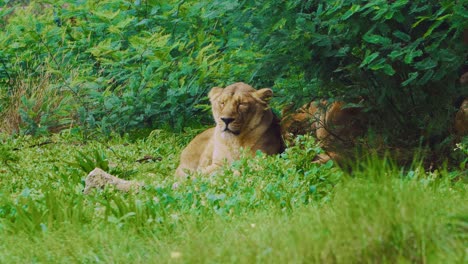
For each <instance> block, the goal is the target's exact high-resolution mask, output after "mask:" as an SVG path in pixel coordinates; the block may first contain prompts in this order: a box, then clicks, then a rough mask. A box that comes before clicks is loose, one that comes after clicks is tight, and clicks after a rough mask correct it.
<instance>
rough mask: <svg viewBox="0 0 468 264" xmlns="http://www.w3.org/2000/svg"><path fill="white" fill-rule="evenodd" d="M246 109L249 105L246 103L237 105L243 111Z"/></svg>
mask: <svg viewBox="0 0 468 264" xmlns="http://www.w3.org/2000/svg"><path fill="white" fill-rule="evenodd" d="M248 107H249V104H247V103H239V108H242V109H245V108H248Z"/></svg>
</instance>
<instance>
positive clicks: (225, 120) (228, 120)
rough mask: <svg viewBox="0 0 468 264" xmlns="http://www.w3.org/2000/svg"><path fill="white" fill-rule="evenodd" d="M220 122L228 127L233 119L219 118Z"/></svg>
mask: <svg viewBox="0 0 468 264" xmlns="http://www.w3.org/2000/svg"><path fill="white" fill-rule="evenodd" d="M221 120H223V122H224V123H225V124H226V126H227V125H229V123H231V122H232V121H234V118H232V117H221Z"/></svg>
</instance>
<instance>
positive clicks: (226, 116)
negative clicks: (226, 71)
mask: <svg viewBox="0 0 468 264" xmlns="http://www.w3.org/2000/svg"><path fill="white" fill-rule="evenodd" d="M272 95H273V91H272V90H271V89H269V88H264V89H260V90H255V89H254V88H252V86H250V85H247V84H245V83H242V82H239V83H234V84H231V85H229V86H227V87H226V88H224V89H223V88H219V87H214V88H212V89H211V91H210V92H209V94H208V97H209V98H210V102H211V106H212V111H213V117H214V120H215V122H216V126H215V127H213V128H209V129H207V130H205V131H204V132H202V133H201V134H199V135H197V136H196V137H195V138H194V139H193V140H192V141H191V142H190V143H189V144H188V145H187V147H186V148H185V149H184V150H183V151H182V154H181V157H180V165H179V167H178V168H177V170H176V176H177V177H186V176H187V174H188V173H190V172H195V171H198V172H201V173H202V174H205V175H209V174H211V173H213V172H215V171H216V170H217V169H218V168H219V167H220V166H222V165H223V163H224V162H232V161H233V160H236V159H238V158H239V155H240V149H241V148H243V149H248V150H249V151H250V152H251V153H252V154H254V153H255V152H256V151H257V150H260V151H262V152H264V153H266V154H269V155H271V154H277V153H281V152H282V151H283V150H284V147H285V145H284V142H283V139H282V137H281V129H280V125H279V119H278V118H277V117H276V116H275V115H274V114H273V112H272V111H271V109H270V107H269V106H268V101H269V100H270V99H271V97H272Z"/></svg>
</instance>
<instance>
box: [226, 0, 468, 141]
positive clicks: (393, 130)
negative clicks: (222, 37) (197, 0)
mask: <svg viewBox="0 0 468 264" xmlns="http://www.w3.org/2000/svg"><path fill="white" fill-rule="evenodd" d="M231 17H232V18H231V19H232V21H235V22H236V24H235V25H237V27H238V28H239V30H242V31H243V32H246V33H247V32H249V33H250V34H249V38H250V40H249V41H251V42H253V43H256V44H257V45H258V48H259V49H260V51H261V52H262V53H263V54H265V56H263V57H262V58H260V63H261V68H260V70H259V71H258V73H257V75H256V80H257V81H259V82H263V83H267V84H268V83H269V84H271V83H275V85H276V88H277V89H280V90H281V91H282V92H283V94H284V95H285V96H284V97H283V100H284V101H285V102H290V101H295V102H300V101H301V100H298V99H302V101H310V100H312V99H317V98H335V99H344V100H347V101H348V102H357V101H361V100H362V99H364V100H363V104H364V106H365V108H366V109H367V110H366V111H368V112H369V114H370V116H371V121H372V125H373V128H374V129H376V130H377V131H379V132H385V134H386V136H387V137H388V138H387V140H388V141H389V142H390V143H392V144H395V143H396V144H398V145H409V146H417V145H418V144H419V139H420V137H424V138H423V140H424V141H429V140H432V139H434V137H435V136H446V134H447V132H448V131H449V126H450V125H451V122H452V120H453V114H454V110H455V108H454V107H453V105H454V101H455V99H456V98H458V97H460V96H467V95H468V93H467V90H466V89H464V90H462V87H460V84H459V83H458V82H457V80H458V77H459V70H460V69H461V67H462V66H463V65H465V64H466V58H467V55H468V49H467V48H466V46H463V42H462V33H463V30H464V29H465V28H468V19H467V17H468V10H467V6H466V3H465V2H464V1H449V0H447V1H408V0H397V1H386V0H378V1H342V0H339V1H321V0H309V1H245V2H243V4H242V5H241V6H240V7H239V8H238V12H232V16H231ZM293 99H294V100H293Z"/></svg>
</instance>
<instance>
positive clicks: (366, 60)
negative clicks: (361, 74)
mask: <svg viewBox="0 0 468 264" xmlns="http://www.w3.org/2000/svg"><path fill="white" fill-rule="evenodd" d="M379 55H380V52H374V53H372V54H369V55H368V56H366V57H365V58H364V60H363V61H362V63H361V65H359V68H362V67H364V66H366V65H367V64H369V63H371V62H372V61H374V60H375V59H376V58H377V57H378V56H379Z"/></svg>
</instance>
